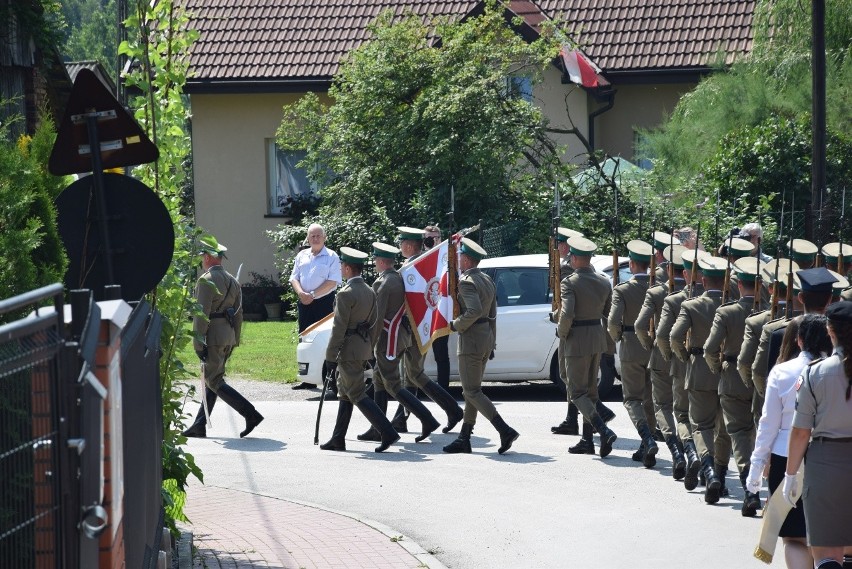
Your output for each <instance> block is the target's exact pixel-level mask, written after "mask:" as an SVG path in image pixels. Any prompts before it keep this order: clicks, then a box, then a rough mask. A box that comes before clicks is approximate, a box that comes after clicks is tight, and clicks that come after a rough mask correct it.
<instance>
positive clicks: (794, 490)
mask: <svg viewBox="0 0 852 569" xmlns="http://www.w3.org/2000/svg"><path fill="white" fill-rule="evenodd" d="M781 492H782V493H783V494H784V499H785V500H787V503H788V504H790V505H791V506H793V507H794V508H795V507H796V502H798V501H799V483H798V481H796V475H795V474H787V473H785V474H784V487H783V489H782V490H781Z"/></svg>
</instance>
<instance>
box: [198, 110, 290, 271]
mask: <svg viewBox="0 0 852 569" xmlns="http://www.w3.org/2000/svg"><path fill="white" fill-rule="evenodd" d="M299 96H300V95H299V94H233V95H202V94H196V95H192V96H191V103H192V151H193V171H194V179H195V218H196V222H197V223H198V224H199V225H200V226H201V227H203V228H204V229H205V230H206V231H209V232H210V233H212V234H213V235H215V236H216V239H218V240H219V241H220V242H222V243H224V244H225V245H226V246H227V247H228V261H229V268H230V269H231V271H232V273H234V274H236V270H237V267H238V266H239V265H240V263H243V270H242V273H241V274H240V281H241V282H243V283H245V282H247V281H248V280H250V278H249V274H248V273H249V271H256V272H261V273H271V274H277V270H276V269H275V264H274V253H275V248H274V247H273V245H272V243H271V242H270V240H269V238H268V237H267V236H266V231H267V230H269V229H275V228H276V227H277V226H278V225H279V224H281V223H283V222H284V221H285V220H286V218H284V217H280V216H269V215H267V211H268V207H267V199H268V198H267V195H268V194H267V184H268V180H267V171H268V164H267V162H268V157H267V151H266V139H267V138H274V137H275V130H276V129H277V128H278V125H279V123H280V122H281V118H282V112H281V108H282V106H283V105H285V104H287V103H292V102H295V101H296V100H297V99H298V98H299ZM287 277H289V273H288V274H286V275H285V279H286V278H287Z"/></svg>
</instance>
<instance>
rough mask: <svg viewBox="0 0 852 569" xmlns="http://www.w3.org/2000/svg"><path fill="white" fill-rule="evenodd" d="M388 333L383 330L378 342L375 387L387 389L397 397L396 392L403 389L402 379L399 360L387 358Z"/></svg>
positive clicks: (374, 370) (374, 377)
mask: <svg viewBox="0 0 852 569" xmlns="http://www.w3.org/2000/svg"><path fill="white" fill-rule="evenodd" d="M387 347H388V335H387V334H386V333H384V332H382V335H381V336H380V337H379V341H378V342H376V350H375V352H374V355H375V356H376V367H375V368H373V389H375V390H376V391H387V392H388V393H390V394H391V397H393V398H394V399H396V394H397V393H399V390H400V389H402V380H401V379H400V376H399V360H400V358H395V359H393V360H389V359H388V358H387V355H386V354H387Z"/></svg>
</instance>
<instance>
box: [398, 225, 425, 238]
mask: <svg viewBox="0 0 852 569" xmlns="http://www.w3.org/2000/svg"><path fill="white" fill-rule="evenodd" d="M396 230H397V231H399V240H400V241H405V240H412V241H422V240H423V236H424V235H425V234H426V232H425V231H423V230H422V229H417V228H416V227H405V226H402V227H397V228H396Z"/></svg>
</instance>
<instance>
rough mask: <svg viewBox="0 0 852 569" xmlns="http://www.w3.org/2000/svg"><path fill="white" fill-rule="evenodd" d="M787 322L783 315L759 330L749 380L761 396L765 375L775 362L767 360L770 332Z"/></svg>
mask: <svg viewBox="0 0 852 569" xmlns="http://www.w3.org/2000/svg"><path fill="white" fill-rule="evenodd" d="M799 314H801V312H799V311H796V312H794V315H795V316H798V315H799ZM788 322H789V320H786V319H785V318H784V317H782V318H776V319H775V320H771V321H769V322H767V323H766V324H765V325H764V326H763V330H762V331H761V332H760V342H759V343H758V345H757V352H755V356H754V363H753V364H752V366H751V380H752V383H753V384H754V389H755V391H756V392H757V393H758V395H760V396H761V397H763V396H764V394H765V392H766V376H767V375H769V370H770V369H771V368H772V366H773V365H774V364H775V362H770V361H769V343H770V341H771V339H772V333H773V332H775V331H776V330H783V329H784V328H786V327H787V323H788Z"/></svg>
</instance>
